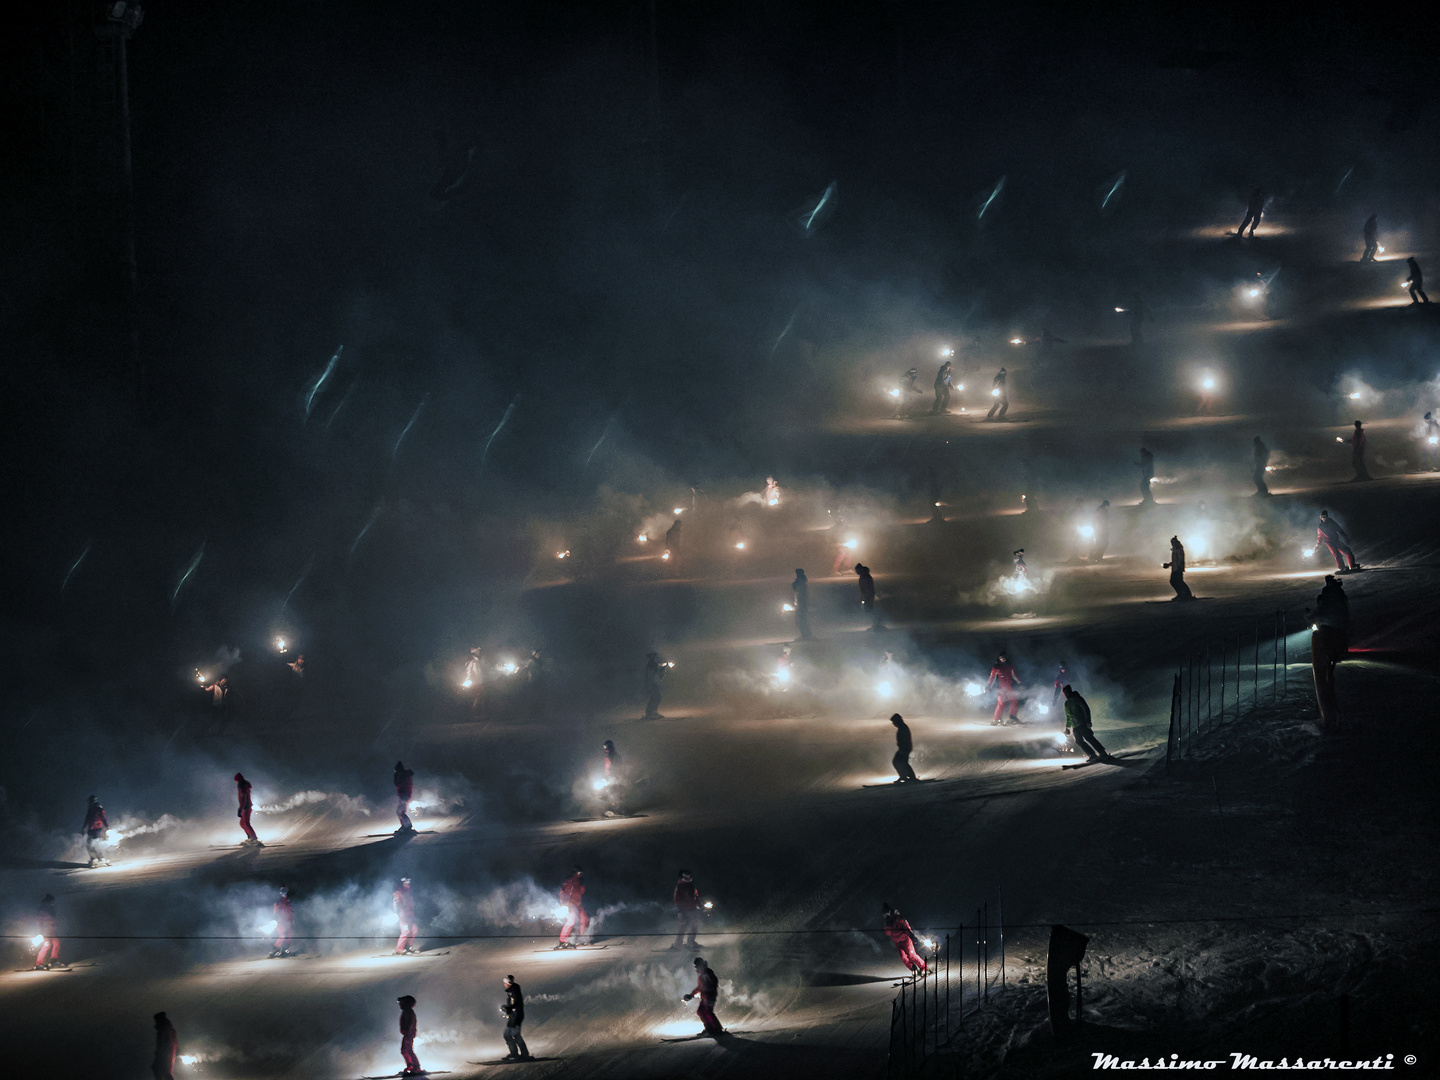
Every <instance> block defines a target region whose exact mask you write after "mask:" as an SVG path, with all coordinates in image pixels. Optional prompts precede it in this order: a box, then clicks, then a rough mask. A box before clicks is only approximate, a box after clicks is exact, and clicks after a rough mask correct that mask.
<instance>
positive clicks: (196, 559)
mask: <svg viewBox="0 0 1440 1080" xmlns="http://www.w3.org/2000/svg"><path fill="white" fill-rule="evenodd" d="M204 557H205V545H204V544H203V543H202V544H201V545H200V550H199V551H197V552H195V557H194V558H193V559H191V560H190V565H189V566H187V567H185V573H183V574H181V575H180V582H179V584H177V585H176V586H175V591H174V592H172V593H171V594H170V610H172V611H173V610H175V600H176V598H177V597H179V595H180V590H181V589H183V588H184V587H185V582H187V581H189V580H190V575H191V574H193V573H194V572H195V568H196V567H197V566H199V565H200V560H201V559H203V558H204Z"/></svg>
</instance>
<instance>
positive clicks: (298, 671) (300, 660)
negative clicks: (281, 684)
mask: <svg viewBox="0 0 1440 1080" xmlns="http://www.w3.org/2000/svg"><path fill="white" fill-rule="evenodd" d="M285 666H286V667H288V668H289V669H290V670H291V671H293V672H294V673H295V677H296V678H297V679H303V678H304V677H305V654H304V653H303V652H302V653H301V654H300V655H299V656H297V657H295V660H294V661H293V662H292V663H289V664H286V665H285Z"/></svg>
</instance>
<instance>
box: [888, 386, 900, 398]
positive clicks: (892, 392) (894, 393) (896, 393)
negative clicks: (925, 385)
mask: <svg viewBox="0 0 1440 1080" xmlns="http://www.w3.org/2000/svg"><path fill="white" fill-rule="evenodd" d="M890 396H891V397H899V396H900V391H899V390H897V389H895V388H894V387H892V388H891V390H890Z"/></svg>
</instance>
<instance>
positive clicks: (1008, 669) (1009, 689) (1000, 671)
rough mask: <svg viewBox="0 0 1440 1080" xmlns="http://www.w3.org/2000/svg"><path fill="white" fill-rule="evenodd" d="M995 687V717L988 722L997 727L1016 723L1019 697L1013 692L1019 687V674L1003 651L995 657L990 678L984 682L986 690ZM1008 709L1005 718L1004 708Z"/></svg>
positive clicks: (1018, 720) (1018, 712) (1018, 719)
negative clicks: (1008, 712)
mask: <svg viewBox="0 0 1440 1080" xmlns="http://www.w3.org/2000/svg"><path fill="white" fill-rule="evenodd" d="M992 686H993V687H995V719H994V720H992V721H991V722H990V723H991V725H992V726H994V727H999V726H1000V725H1002V724H1005V723H1011V724H1018V723H1019V722H1020V698H1019V696H1018V695H1017V694H1016V693H1015V691H1016V690H1018V689H1020V686H1021V684H1020V676H1019V675H1018V674H1017V673H1016V671H1015V665H1014V664H1012V663H1010V658H1009V657H1007V656H1006V655H1005V654H1004V653H1003V652H1002V653H1001V654H1000V655H999V656H998V657H997V658H996V660H995V665H994V666H993V667H992V668H991V669H990V678H989V679H988V680H987V681H986V683H985V689H986V691H989V689H990V687H992ZM1007 707H1008V708H1009V710H1010V717H1009V719H1008V720H1006V719H1005V718H1004V717H1005V710H1006V708H1007Z"/></svg>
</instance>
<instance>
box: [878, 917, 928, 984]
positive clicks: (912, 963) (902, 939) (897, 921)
mask: <svg viewBox="0 0 1440 1080" xmlns="http://www.w3.org/2000/svg"><path fill="white" fill-rule="evenodd" d="M883 908H884V911H885V936H886V937H888V938H889V939H890V940H891V941H893V942H894V943H895V948H896V950H897V951H898V952H899V953H900V959H901V960H904V961H905V966H906V967H907V968H909V969H910V972H911V974H915V975H925V974H927V973H928V972H929V971H930V968H929V966H928V965H927V964H926V963H925V958H924V957H923V956H921V955H920V954H919V953H917V952H916V951H915V931H914V930H912V929H910V922H909V920H907V919H903V918H901V917H900V912H898V911H896V910H895V909H894V908H892V907H891V906H890V905H889V904H885V905H883Z"/></svg>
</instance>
